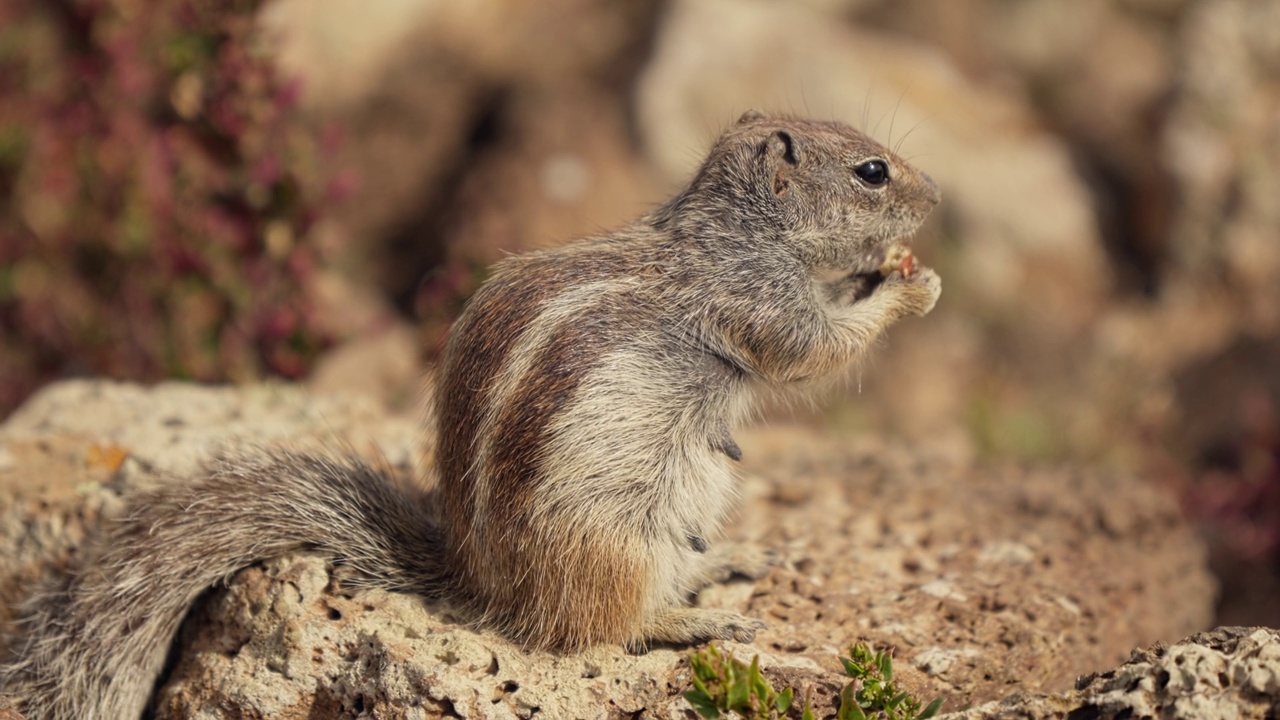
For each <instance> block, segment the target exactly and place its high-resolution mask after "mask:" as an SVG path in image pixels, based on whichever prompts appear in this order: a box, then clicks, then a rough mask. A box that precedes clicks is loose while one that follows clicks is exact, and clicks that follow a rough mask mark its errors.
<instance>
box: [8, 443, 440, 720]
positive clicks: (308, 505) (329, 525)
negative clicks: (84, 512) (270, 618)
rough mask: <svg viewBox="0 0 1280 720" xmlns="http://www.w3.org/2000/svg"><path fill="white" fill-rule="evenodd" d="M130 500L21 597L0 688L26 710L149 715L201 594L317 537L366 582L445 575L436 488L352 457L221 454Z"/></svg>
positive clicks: (407, 586)
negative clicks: (189, 477)
mask: <svg viewBox="0 0 1280 720" xmlns="http://www.w3.org/2000/svg"><path fill="white" fill-rule="evenodd" d="M130 506H131V508H132V512H131V513H129V514H127V515H126V516H125V517H123V518H121V519H119V520H115V521H108V522H109V526H108V527H107V528H105V529H104V531H103V536H102V539H101V541H100V545H97V546H95V548H94V549H90V552H89V553H88V555H87V556H86V557H85V561H84V562H83V564H81V565H79V566H78V567H77V568H76V569H74V570H73V571H72V572H71V574H70V576H69V577H68V578H66V579H64V580H62V581H61V582H60V583H59V584H57V586H55V587H51V588H47V589H46V590H45V591H44V592H43V593H41V594H40V595H39V596H38V597H35V598H33V600H32V601H31V602H30V603H29V604H28V605H27V606H26V608H25V612H24V613H23V623H24V625H25V627H24V628H23V630H24V633H25V643H22V642H20V643H18V644H17V647H16V648H15V649H16V650H17V655H16V657H15V658H14V659H12V660H9V661H7V662H5V663H4V664H0V690H3V691H4V692H5V693H8V694H11V695H12V696H13V697H14V698H15V699H17V700H18V702H19V707H20V708H21V709H22V712H24V713H25V714H26V717H27V718H29V719H30V720H37V719H41V720H43V719H49V720H63V719H70V718H91V719H98V720H107V719H114V718H140V717H141V716H142V713H143V711H144V709H145V707H146V705H147V703H148V701H149V699H150V697H151V694H152V691H153V686H154V684H155V682H156V680H157V678H158V676H159V674H160V672H161V671H162V669H163V666H164V663H165V659H166V656H167V654H168V651H169V646H170V644H171V642H172V640H173V637H174V635H175V634H176V632H177V630H178V627H179V625H180V624H181V623H182V620H183V618H184V617H185V615H186V614H187V612H188V610H189V609H190V608H191V606H192V604H193V603H194V602H195V601H196V599H197V598H198V597H199V596H200V594H201V593H203V592H204V591H205V590H207V589H208V588H209V587H210V586H212V585H214V584H215V583H217V582H219V581H221V580H225V579H226V578H228V577H229V576H230V575H232V574H233V573H235V572H236V571H238V570H240V569H242V568H244V567H246V566H248V565H251V564H253V563H254V562H257V561H260V560H264V559H268V558H271V557H276V556H279V555H282V554H285V553H288V552H291V551H296V550H303V549H317V550H320V551H321V552H327V553H328V554H330V555H332V556H333V557H334V558H335V559H337V560H339V561H341V562H344V563H346V564H347V565H349V566H351V567H352V568H353V569H355V570H356V571H357V572H359V573H361V574H363V575H365V576H366V577H368V578H369V580H368V582H369V584H373V585H378V586H381V587H387V588H395V589H404V590H411V591H414V592H418V593H421V594H425V595H438V594H440V593H441V592H442V591H443V590H444V589H445V587H446V585H447V584H448V580H447V577H446V573H445V570H444V566H443V562H442V550H441V540H440V535H441V533H440V529H439V526H438V525H437V524H435V523H434V522H433V521H432V520H431V517H432V514H431V512H430V510H431V508H430V507H429V504H428V503H427V502H426V493H424V492H422V491H420V490H413V489H410V488H406V487H401V486H400V485H399V484H398V483H397V482H396V480H395V479H394V478H393V477H392V476H391V475H390V473H388V472H385V471H382V470H379V469H377V468H374V467H372V466H370V465H368V464H366V463H365V462H363V461H361V460H359V459H356V458H352V457H348V458H332V457H327V456H322V455H312V454H307V453H299V452H293V451H288V450H271V451H263V452H261V453H259V454H252V455H243V454H237V455H225V456H222V457H220V458H218V459H216V460H215V461H214V462H213V464H212V467H211V471H210V472H208V473H207V474H206V475H204V476H202V477H201V478H200V479H199V480H197V481H196V482H195V483H193V484H181V483H174V484H170V485H168V486H166V487H162V488H159V489H156V490H151V491H148V492H144V493H141V494H140V495H139V496H137V497H135V498H133V499H132V500H131V501H130Z"/></svg>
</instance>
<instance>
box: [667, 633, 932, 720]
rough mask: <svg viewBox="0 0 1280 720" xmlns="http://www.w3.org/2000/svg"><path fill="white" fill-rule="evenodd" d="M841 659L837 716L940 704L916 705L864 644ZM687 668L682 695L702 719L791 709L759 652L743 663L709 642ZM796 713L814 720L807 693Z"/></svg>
mask: <svg viewBox="0 0 1280 720" xmlns="http://www.w3.org/2000/svg"><path fill="white" fill-rule="evenodd" d="M840 662H842V663H843V664H844V671H845V674H847V675H848V676H849V677H850V678H852V679H853V681H852V682H850V683H849V684H848V685H845V686H844V689H843V690H841V691H840V709H839V711H838V712H837V713H836V718H837V720H928V718H931V717H933V716H934V715H937V714H938V710H940V709H941V708H942V698H938V699H936V700H934V701H933V702H931V703H929V704H928V705H927V706H925V707H924V708H923V709H921V705H922V703H921V701H920V700H918V699H917V698H915V697H913V696H912V695H911V694H910V693H908V692H905V691H903V690H899V689H898V686H897V684H896V683H894V681H893V656H892V654H891V653H889V652H886V651H879V652H873V651H872V650H871V648H870V647H868V646H867V644H866V643H858V644H857V645H854V646H853V647H852V648H850V649H849V657H848V658H840ZM689 666H690V667H691V668H692V669H693V689H692V690H689V691H688V692H686V693H685V694H684V698H685V700H688V701H689V704H690V705H692V706H693V709H694V710H697V711H698V714H699V715H702V716H703V717H706V718H719V717H725V716H729V715H737V716H738V717H741V718H745V719H746V720H773V719H774V718H780V717H782V716H783V715H785V714H786V712H787V710H788V709H789V708H790V707H791V700H792V697H793V696H794V694H795V690H794V689H793V688H787V689H785V690H783V691H782V692H778V691H776V690H774V689H773V686H772V685H771V684H769V680H768V679H767V678H765V677H764V675H763V674H762V673H761V672H760V656H758V655H757V656H756V657H754V658H752V660H751V664H750V665H746V664H744V663H743V662H741V661H740V660H736V659H734V657H733V653H729V655H727V656H726V655H725V654H723V653H722V652H720V650H719V648H717V647H716V646H715V643H711V644H710V645H708V646H707V649H706V650H696V651H693V652H691V653H689ZM800 717H801V720H815V716H814V714H813V709H812V708H811V707H810V703H809V698H808V696H806V697H805V703H804V710H803V711H802V713H801V716H800Z"/></svg>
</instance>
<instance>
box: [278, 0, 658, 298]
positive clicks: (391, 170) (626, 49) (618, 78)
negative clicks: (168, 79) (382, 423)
mask: <svg viewBox="0 0 1280 720" xmlns="http://www.w3.org/2000/svg"><path fill="white" fill-rule="evenodd" d="M660 11H661V4H659V3H612V2H607V1H603V0H548V1H547V2H539V3H536V4H529V3H525V2H519V1H514V0H474V1H472V2H466V3H453V2H442V1H441V0H426V1H425V2H424V1H417V2H405V1H403V0H393V1H391V2H386V3H379V4H378V7H376V8H372V7H370V6H368V4H367V3H364V2H359V1H352V0H339V1H338V2H335V3H333V5H332V6H328V7H327V8H326V11H325V12H323V13H317V12H314V8H313V6H312V3H310V2H307V1H306V0H279V1H278V2H273V3H271V4H270V5H268V6H267V7H266V8H265V10H264V13H263V17H262V23H263V25H264V27H265V28H266V29H267V30H268V32H269V33H270V34H271V35H272V36H273V37H275V38H276V48H277V54H278V57H279V62H280V65H281V67H282V70H283V72H284V73H285V74H286V75H288V76H290V77H297V78H298V79H299V80H300V82H301V84H302V86H303V87H304V89H305V90H306V92H305V93H304V96H303V103H304V109H305V110H307V111H308V114H309V117H310V119H311V121H312V122H313V123H315V124H317V125H319V126H321V127H331V126H336V127H339V128H342V129H343V132H342V133H340V135H341V137H342V142H341V143H337V146H338V147H337V149H336V150H335V151H333V152H331V153H329V157H326V158H325V159H326V161H328V163H329V165H330V166H331V167H332V168H334V169H335V170H337V171H340V172H342V173H344V177H346V178H348V179H349V180H350V181H351V182H350V183H349V185H350V190H351V192H352V196H351V197H350V199H348V200H347V201H346V202H343V203H338V204H336V205H335V206H334V207H333V208H330V209H329V212H328V213H327V215H328V216H329V217H330V218H331V224H332V225H333V226H334V228H335V232H336V233H337V235H338V236H339V237H345V238H348V239H352V240H359V242H358V243H354V242H353V243H352V244H351V248H352V254H353V257H352V258H351V259H350V262H349V263H348V264H349V265H350V266H351V267H352V268H353V269H354V270H355V271H356V272H358V273H362V274H364V275H366V276H367V277H365V278H363V279H365V280H367V281H368V282H370V283H371V284H372V285H374V286H376V287H377V288H378V289H379V290H381V291H382V292H384V293H386V294H387V296H388V297H390V298H391V299H392V300H393V302H394V303H395V304H396V305H397V306H398V307H399V308H400V309H401V310H403V311H414V310H416V311H418V312H419V313H420V314H429V313H432V312H435V313H438V312H440V310H441V309H440V308H437V307H422V305H424V304H428V303H427V302H426V299H424V298H423V297H422V294H423V293H426V292H429V290H430V289H431V283H430V282H429V281H430V280H432V279H433V277H432V274H433V273H441V272H442V270H441V268H442V266H446V267H445V271H444V272H445V273H447V272H448V271H457V272H460V271H461V269H465V271H466V272H468V273H471V274H474V275H479V268H481V267H483V266H484V265H486V264H488V263H489V262H491V261H493V260H495V259H497V258H499V257H501V256H503V255H505V254H507V253H510V252H515V251H519V250H522V249H529V248H532V247H536V246H542V245H547V244H550V243H558V242H563V241H565V240H568V239H569V238H571V237H574V236H577V235H581V234H585V233H589V232H593V231H596V230H598V229H600V228H602V227H612V226H615V225H617V224H619V223H621V222H623V221H625V220H628V219H630V218H631V217H633V216H635V215H637V214H639V209H640V208H641V207H642V206H641V205H640V203H641V202H643V201H657V200H659V199H660V198H659V197H658V196H657V194H656V192H655V191H654V190H653V179H652V177H651V175H652V173H651V171H650V169H649V168H647V167H645V166H644V164H643V162H642V160H641V158H640V157H639V155H638V153H637V152H636V150H635V147H634V142H633V141H632V138H631V135H632V130H631V127H630V123H629V120H628V118H627V116H626V96H627V94H628V90H629V88H630V86H631V79H632V76H634V74H635V71H636V68H637V67H638V66H639V64H640V60H641V58H642V57H643V56H644V53H645V50H646V48H647V46H648V43H649V40H650V38H651V36H652V34H653V28H654V26H655V24H656V21H657V18H658V16H659V13H660ZM424 279H425V280H426V281H427V282H424ZM472 290H474V287H472V286H468V285H466V284H465V283H463V284H462V286H461V287H459V288H456V289H454V291H453V294H454V295H460V296H461V297H465V296H466V295H467V294H469V292H470V291H472ZM427 299H434V298H427ZM445 299H446V300H457V297H450V298H445ZM451 309H452V310H453V311H456V308H451Z"/></svg>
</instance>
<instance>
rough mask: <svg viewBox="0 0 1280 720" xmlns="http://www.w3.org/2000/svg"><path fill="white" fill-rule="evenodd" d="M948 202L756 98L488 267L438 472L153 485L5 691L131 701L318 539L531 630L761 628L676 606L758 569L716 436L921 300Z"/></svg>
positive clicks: (347, 460)
mask: <svg viewBox="0 0 1280 720" xmlns="http://www.w3.org/2000/svg"><path fill="white" fill-rule="evenodd" d="M939 200H940V193H939V191H938V188H937V186H936V185H935V184H934V182H933V181H932V180H931V179H930V178H929V177H928V176H927V175H925V174H924V173H922V172H920V171H919V170H916V169H915V168H913V167H911V166H910V165H908V164H907V163H906V162H905V161H903V160H902V159H901V158H899V157H898V156H897V155H895V154H894V153H892V152H890V151H889V150H888V149H886V148H884V147H882V146H881V145H880V144H878V143H876V142H875V141H873V140H871V139H870V138H868V137H867V136H866V135H864V134H862V133H860V132H858V131H857V130H854V129H853V128H851V127H849V126H847V125H844V124H841V123H838V122H818V121H810V120H803V119H797V118H792V117H781V116H768V115H765V114H762V113H759V112H755V111H751V112H748V113H746V114H745V115H743V116H742V117H741V118H740V119H739V120H738V122H736V123H735V124H733V125H732V126H730V127H729V128H728V129H727V130H725V131H724V132H723V134H722V135H721V136H720V137H719V139H718V140H717V141H716V142H715V144H714V146H713V147H712V148H711V151H710V154H709V156H708V158H707V159H706V161H705V162H704V163H703V165H702V166H701V168H700V169H699V170H698V171H697V173H696V175H695V177H694V178H693V179H692V181H691V182H690V184H689V185H688V187H687V188H686V189H684V190H683V191H682V192H680V193H679V194H677V195H676V196H675V197H674V198H672V199H670V200H669V201H668V202H666V203H664V204H662V205H661V206H659V207H657V208H655V209H653V210H652V211H650V212H649V213H648V214H646V215H644V216H642V217H640V218H639V219H637V220H635V221H633V222H632V223H631V224H629V225H626V226H625V227H623V228H621V229H618V230H616V231H614V232H611V233H607V234H603V235H600V236H598V237H594V238H588V239H586V240H582V241H578V242H576V243H571V244H568V245H564V246H561V247H558V248H553V249H548V250H541V251H535V252H532V253H529V254H526V255H521V256H516V257H512V258H509V259H506V260H504V261H502V262H500V263H499V264H498V265H497V266H496V268H495V269H494V271H493V273H492V275H491V276H490V278H489V279H488V280H487V281H486V282H485V283H483V285H482V286H481V287H480V289H479V290H478V291H477V292H476V294H475V295H474V296H473V297H472V298H471V299H470V300H469V302H468V304H467V306H466V307H465V309H464V311H463V312H462V314H461V316H460V317H459V319H458V320H457V322H456V323H455V325H454V327H453V329H452V330H451V332H450V336H449V340H448V342H447V344H446V348H445V351H444V354H443V357H442V360H441V363H440V368H439V369H440V372H439V382H438V387H437V391H436V395H435V418H436V431H437V463H436V467H435V469H434V470H435V474H436V478H435V486H434V487H433V488H431V489H429V490H428V489H417V488H409V487H404V486H402V485H401V484H399V483H398V482H397V481H396V480H395V479H394V478H393V476H392V475H391V473H389V472H387V471H384V470H381V469H378V468H376V467H374V466H371V465H369V464H367V463H365V462H363V461H360V460H358V459H355V458H351V457H336V456H335V457H330V456H327V455H324V454H316V453H303V452H297V451H291V450H287V449H274V450H259V451H253V452H240V453H233V454H225V455H222V456H220V457H217V458H215V459H214V460H213V461H211V463H210V468H209V471H208V472H207V473H204V474H202V475H201V476H200V477H199V478H198V479H196V480H194V481H193V482H191V483H189V484H181V483H171V484H167V485H164V486H162V487H159V488H157V489H153V490H149V491H146V492H142V493H140V494H139V496H138V497H135V498H132V499H130V500H129V503H128V505H129V507H130V508H131V509H130V511H129V512H127V513H126V514H125V516H124V517H123V518H121V519H120V520H118V521H115V522H112V523H110V524H109V526H108V527H107V528H106V529H105V530H104V532H103V534H102V535H103V536H102V537H101V538H100V539H99V540H98V541H97V542H96V543H94V544H91V545H90V546H89V547H87V548H85V549H84V550H83V551H82V554H81V555H82V560H81V562H80V563H79V564H78V567H77V568H75V569H73V570H72V571H71V572H70V574H69V577H67V578H64V579H62V580H60V581H59V582H58V584H57V586H56V587H52V588H49V589H48V590H46V591H45V592H44V593H42V594H41V595H40V596H39V597H36V598H34V599H33V600H32V601H31V602H30V603H29V604H28V605H27V606H26V607H25V610H24V613H25V615H24V623H25V624H24V627H25V632H26V633H27V635H28V636H27V637H26V638H25V640H24V641H23V642H19V643H17V647H16V652H15V653H14V656H13V657H11V658H9V659H7V660H6V661H5V662H4V663H2V664H0V691H3V692H5V693H8V694H10V695H12V696H13V697H15V698H16V699H17V701H18V707H19V708H20V709H21V711H22V712H24V713H25V714H26V715H27V717H28V718H31V719H32V720H35V719H36V718H41V719H44V718H50V719H56V720H63V719H68V718H73V717H74V718H104V719H105V718H137V717H140V716H141V715H142V713H143V712H144V710H145V709H146V705H147V703H148V701H149V698H150V696H151V694H152V692H153V686H154V684H155V683H156V681H157V679H158V677H159V675H160V673H161V671H162V669H163V666H164V663H165V658H166V654H167V653H168V651H169V645H170V644H171V642H172V639H173V637H174V635H175V634H176V632H177V630H178V627H179V625H180V623H181V622H182V620H183V618H184V616H185V614H186V613H187V612H188V610H189V609H190V607H191V606H192V605H193V603H194V602H195V601H196V600H197V598H198V597H199V596H200V595H201V594H202V593H203V592H205V591H206V590H207V589H208V588H209V587H210V586H212V585H214V584H216V583H218V582H219V581H221V580H225V579H226V578H228V577H230V576H231V575H232V574H233V573H235V572H236V571H238V570H240V569H242V568H244V567H246V566H249V565H251V564H253V563H255V562H258V561H260V560H263V559H266V558H270V557H275V556H278V555H282V554H285V553H289V552H293V551H297V550H308V549H309V550H316V551H319V552H322V553H325V554H327V555H328V556H329V557H331V558H333V559H334V560H335V561H337V562H339V563H341V564H343V565H345V566H349V569H351V570H352V571H354V572H355V573H356V575H357V577H358V578H360V579H359V580H358V582H362V583H366V584H369V585H376V586H380V587H385V588H391V589H395V590H401V591H407V592H413V593H420V594H422V595H425V596H429V597H444V598H446V599H448V600H449V601H450V602H453V603H456V604H457V605H458V606H459V607H461V608H462V609H463V610H464V611H465V612H466V613H467V614H468V615H469V616H471V617H473V618H474V619H475V621H476V622H477V623H480V624H484V625H486V626H489V627H493V628H495V629H497V630H498V631H500V632H501V633H503V634H504V635H506V636H507V637H509V638H511V639H513V640H515V641H517V642H519V643H522V644H524V645H526V646H528V647H535V648H547V649H552V650H556V651H564V652H572V651H575V650H578V649H581V648H585V647H588V646H591V645H595V644H601V643H616V644H621V645H625V646H628V647H631V648H642V647H646V646H648V645H650V644H655V643H669V644H689V643H696V642H700V641H705V640H709V639H733V640H737V641H740V642H750V641H751V640H753V639H754V636H755V633H756V631H757V630H758V629H759V628H762V627H764V623H762V622H761V621H759V620H756V619H752V618H748V617H745V616H742V615H740V614H738V613H736V612H732V611H728V610H717V609H702V608H694V607H690V606H689V604H688V600H689V598H690V597H691V596H692V595H693V593H695V592H696V591H697V590H699V589H700V588H702V587H704V586H705V585H707V584H709V583H711V582H716V581H719V580H723V579H726V578H727V577H729V576H730V575H731V574H733V573H741V574H745V575H747V576H749V577H759V576H761V575H762V574H763V573H765V572H766V571H767V569H768V567H769V565H770V563H771V561H772V560H771V557H770V555H769V554H768V553H766V552H764V551H761V550H758V549H754V548H751V547H749V546H742V545H732V544H723V543H722V544H715V543H714V542H713V541H715V540H716V539H717V537H718V536H719V534H720V532H721V528H722V526H723V524H724V523H725V522H726V519H727V516H728V515H729V513H730V512H731V511H732V509H733V506H734V504H735V501H736V488H735V482H736V481H735V476H734V471H733V462H734V461H736V460H738V459H740V457H741V450H740V449H739V448H738V446H737V444H736V443H735V442H734V440H733V437H732V431H733V430H734V429H735V428H736V427H738V426H739V425H740V424H741V423H742V422H744V421H745V420H746V419H748V417H749V416H750V415H751V414H752V413H753V411H755V410H756V408H757V407H758V406H759V405H760V404H761V400H762V399H763V398H764V397H766V396H767V395H769V394H772V393H776V392H777V391H779V390H782V391H788V392H789V391H792V390H795V389H801V390H803V389H805V388H809V387H813V386H814V384H815V381H817V380H820V379H822V378H824V377H828V376H831V375H833V374H834V373H835V372H836V371H838V370H840V369H842V368H845V367H846V366H848V365H850V364H851V363H852V362H853V361H854V360H855V359H856V358H858V357H859V356H860V355H861V354H863V352H864V351H865V350H866V349H867V348H868V347H869V346H870V345H871V344H872V343H873V342H874V341H875V340H876V338H877V337H879V336H880V335H881V333H883V332H884V330H885V329H886V328H887V327H889V326H890V325H892V324H893V323H894V322H896V321H897V320H899V319H901V318H903V317H906V316H909V315H924V314H926V313H928V312H929V311H930V310H931V309H932V308H933V306H934V304H935V302H936V301H937V298H938V295H939V293H940V292H941V281H940V279H939V278H938V276H937V274H936V273H935V272H934V271H932V270H930V269H928V268H926V267H923V266H920V265H917V264H916V263H915V261H914V257H913V256H912V254H911V251H910V250H909V249H908V247H907V243H908V242H909V238H910V235H911V234H912V233H914V232H915V230H916V229H917V228H918V227H919V226H920V224H921V222H922V221H923V220H924V218H925V216H926V215H927V214H928V213H929V211H930V210H931V209H932V208H933V207H934V206H935V205H936V204H937V203H938V202H939Z"/></svg>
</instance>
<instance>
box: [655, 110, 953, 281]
mask: <svg viewBox="0 0 1280 720" xmlns="http://www.w3.org/2000/svg"><path fill="white" fill-rule="evenodd" d="M682 197H683V198H684V199H685V200H692V199H693V198H696V201H691V202H687V203H686V206H685V208H683V209H686V210H688V211H690V212H691V213H693V214H696V215H698V216H701V217H702V218H706V219H710V218H716V219H718V220H719V221H720V222H731V223H733V224H734V225H736V226H738V227H739V228H741V229H742V230H744V231H745V234H746V235H749V236H751V237H752V238H753V239H754V240H762V241H766V242H775V243H781V244H784V245H785V246H786V247H785V250H786V251H788V252H791V253H793V254H795V255H796V256H798V257H799V258H800V260H801V261H802V262H803V263H804V264H805V265H806V266H808V267H810V268H812V269H829V268H835V269H848V268H850V267H851V266H854V265H856V264H858V263H859V262H861V261H862V260H863V259H864V258H866V257H868V256H869V255H871V254H873V253H874V251H875V250H877V249H878V248H882V247H885V246H888V245H890V244H892V243H894V242H895V241H897V242H900V241H902V240H904V239H905V238H906V237H907V236H909V235H910V234H911V233H913V232H915V230H916V229H917V228H918V227H919V226H920V224H921V222H923V221H924V218H925V216H926V215H928V214H929V211H930V210H932V209H933V206H934V205H937V204H938V201H939V200H940V199H941V194H940V193H939V191H938V186H937V185H936V184H934V182H933V180H932V179H931V178H930V177H929V176H928V175H926V174H924V173H923V172H921V171H919V170H917V169H915V168H914V167H912V166H911V165H909V164H907V162H906V161H905V160H903V159H902V158H900V157H898V156H897V155H896V154H894V153H893V152H892V151H890V150H889V149H888V148H886V147H884V146H883V145H881V144H879V143H877V142H876V141H874V140H872V139H871V138H869V137H867V136H866V135H864V134H863V133H861V132H858V131H857V130H854V129H853V128H851V127H849V126H848V125H845V124H843V123H838V122H820V121H811V120H799V119H795V118H790V117H778V116H769V115H765V114H763V113H760V112H757V111H749V112H747V113H746V114H744V115H743V116H742V117H741V118H740V119H739V120H738V122H737V123H735V124H734V125H733V126H732V127H730V128H729V129H727V130H726V131H725V132H724V133H723V134H722V135H721V136H720V138H719V139H718V140H717V141H716V143H715V145H714V146H713V147H712V149H711V152H710V154H709V156H708V158H707V161H706V162H705V163H704V164H703V166H702V168H701V169H700V170H699V172H698V175H697V176H696V177H695V178H694V180H693V182H692V184H691V185H690V188H689V190H688V191H686V193H684V195H683V196H682ZM681 210H682V208H675V209H674V211H675V212H676V213H677V214H678V213H680V212H681ZM778 249H783V248H778Z"/></svg>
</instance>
